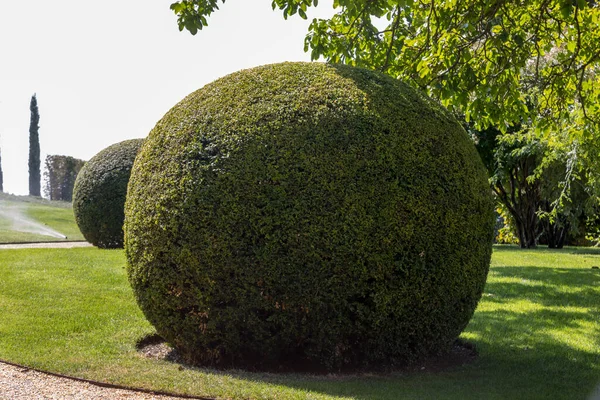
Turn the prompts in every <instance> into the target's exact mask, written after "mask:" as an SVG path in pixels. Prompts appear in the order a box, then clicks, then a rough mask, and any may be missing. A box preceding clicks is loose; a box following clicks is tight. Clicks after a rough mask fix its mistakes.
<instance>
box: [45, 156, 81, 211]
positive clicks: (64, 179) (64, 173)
mask: <svg viewBox="0 0 600 400" xmlns="http://www.w3.org/2000/svg"><path fill="white" fill-rule="evenodd" d="M45 164H46V165H45V167H46V168H45V171H44V180H45V186H44V194H45V196H46V197H47V198H49V199H50V200H62V201H72V200H73V186H74V185H75V178H77V174H78V173H79V170H80V169H81V168H82V167H83V165H84V164H85V161H83V160H80V159H77V158H73V157H70V156H62V155H48V156H47V157H46V163H45Z"/></svg>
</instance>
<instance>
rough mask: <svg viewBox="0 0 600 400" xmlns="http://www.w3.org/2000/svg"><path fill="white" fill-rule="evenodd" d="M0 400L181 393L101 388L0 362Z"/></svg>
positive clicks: (142, 398)
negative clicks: (154, 392)
mask: <svg viewBox="0 0 600 400" xmlns="http://www.w3.org/2000/svg"><path fill="white" fill-rule="evenodd" d="M0 399H2V400H41V399H56V400H59V399H60V400H63V399H64V400H89V399H98V400H114V399H128V400H154V399H156V400H167V399H177V400H181V397H172V396H161V395H154V394H147V393H140V392H135V391H132V390H123V389H113V388H105V387H100V386H96V385H92V384H90V383H85V382H79V381H75V380H72V379H67V378H59V377H56V376H52V375H47V374H44V373H41V372H37V371H32V370H29V369H23V368H20V367H15V366H13V365H9V364H4V363H0Z"/></svg>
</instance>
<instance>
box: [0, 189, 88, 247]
mask: <svg viewBox="0 0 600 400" xmlns="http://www.w3.org/2000/svg"><path fill="white" fill-rule="evenodd" d="M22 220H25V221H27V222H23V221H22ZM30 222H31V223H30ZM46 228H48V229H50V230H52V231H56V232H57V233H60V234H62V235H64V236H66V237H67V239H68V240H84V238H83V235H82V234H81V232H80V231H79V228H78V227H77V224H76V223H75V217H74V216H73V209H72V207H71V204H70V203H65V202H57V201H48V200H44V199H39V198H32V197H28V196H10V195H4V194H3V195H0V243H16V242H40V241H61V240H65V238H62V237H54V236H51V235H49V234H48V232H45V233H46V234H43V231H44V230H45V229H46Z"/></svg>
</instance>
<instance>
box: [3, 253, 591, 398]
mask: <svg viewBox="0 0 600 400" xmlns="http://www.w3.org/2000/svg"><path fill="white" fill-rule="evenodd" d="M124 264H125V259H124V256H123V253H122V252H121V251H114V250H113V251H107V250H98V249H94V248H86V249H48V250H43V249H34V250H31V249H30V250H2V251H0V358H2V359H5V360H9V361H12V362H16V363H20V364H25V365H28V366H32V367H37V368H41V369H46V370H51V371H54V372H60V373H66V374H72V375H76V376H80V377H85V378H90V379H96V380H103V381H108V382H112V383H120V384H125V385H131V386H137V387H144V388H150V389H155V390H167V391H173V392H178V393H187V394H196V395H203V396H214V397H221V398H232V399H248V398H249V399H361V400H362V399H364V400H371V399H373V400H374V399H390V400H391V399H394V400H395V399H582V400H583V399H586V398H587V397H588V395H589V394H590V393H591V392H592V390H593V389H594V387H595V385H596V384H598V383H600V271H599V270H597V269H592V266H594V265H599V264H600V252H598V251H597V250H595V249H565V250H562V251H548V250H535V251H523V250H519V249H516V248H506V247H498V248H496V249H495V252H494V256H493V260H492V267H491V272H490V276H489V279H488V284H487V287H486V291H485V294H484V296H483V298H482V300H481V302H480V304H479V307H478V309H477V311H476V313H475V316H474V317H473V320H472V321H471V324H470V325H469V326H468V328H467V329H466V331H465V332H464V333H463V335H462V337H463V338H464V339H467V340H468V341H470V342H471V343H473V344H475V345H476V346H477V349H478V350H479V358H478V359H477V360H476V361H475V362H474V363H472V364H469V365H464V366H457V367H454V368H451V369H448V370H445V371H442V372H430V371H428V370H427V369H425V370H423V371H421V372H411V373H408V372H402V373H392V374H387V375H360V376H356V375H355V376H306V375H277V374H264V373H262V374H261V373H248V372H242V371H226V372H219V371H214V370H198V369H189V368H183V369H180V366H179V365H178V364H174V363H170V362H166V361H158V360H150V359H145V358H143V357H141V356H140V355H139V354H138V353H137V352H136V350H135V343H136V341H137V340H139V339H140V338H142V337H143V336H144V335H147V334H149V333H152V332H153V329H152V327H151V326H150V325H149V324H148V322H146V320H145V319H144V317H143V315H142V313H141V312H140V311H139V309H138V307H137V306H136V304H135V301H134V299H133V295H132V293H131V290H130V288H129V286H128V284H127V279H126V276H125V271H124V268H123V267H124ZM373 334H376V332H374V333H373Z"/></svg>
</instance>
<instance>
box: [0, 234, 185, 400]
mask: <svg viewBox="0 0 600 400" xmlns="http://www.w3.org/2000/svg"><path fill="white" fill-rule="evenodd" d="M89 246H91V244H89V243H87V242H52V243H26V244H0V250H1V249H31V248H72V247H89ZM42 399H56V400H59V399H60V400H89V399H94V400H96V399H98V400H113V399H128V400H154V399H156V400H167V399H179V400H180V399H181V397H172V396H161V395H154V394H148V393H141V392H136V391H132V390H123V389H114V388H106V387H101V386H96V385H92V384H91V383H86V382H79V381H76V380H73V379H68V378H60V377H57V376H53V375H48V374H44V373H42V372H37V371H32V370H30V369H26V368H25V369H24V368H20V367H15V366H13V365H10V364H5V363H2V362H0V400H42Z"/></svg>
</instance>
